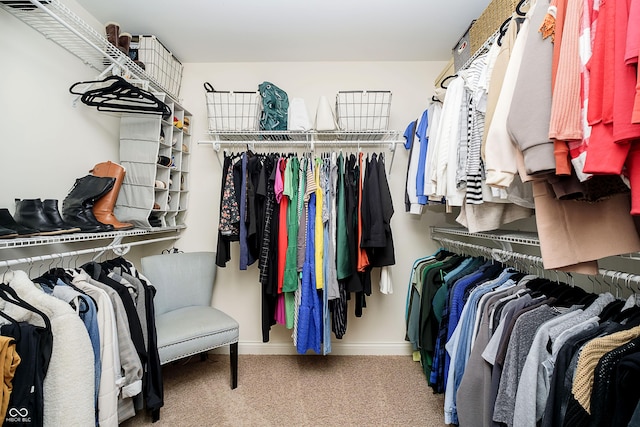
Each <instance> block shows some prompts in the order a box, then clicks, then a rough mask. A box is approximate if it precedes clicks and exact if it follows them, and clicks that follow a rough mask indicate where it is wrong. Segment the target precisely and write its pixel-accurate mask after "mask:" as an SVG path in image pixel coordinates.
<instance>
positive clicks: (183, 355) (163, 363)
mask: <svg viewBox="0 0 640 427" xmlns="http://www.w3.org/2000/svg"><path fill="white" fill-rule="evenodd" d="M207 336H208V335H207ZM202 338H204V337H196V338H191V339H189V340H186V341H180V342H179V343H175V344H169V345H165V346H163V347H160V348H169V347H172V346H174V345H178V344H182V343H185V342H188V341H193V340H198V339H202ZM237 342H238V340H232V341H228V342H226V343H224V344H220V345H216V346H214V347H209V348H207V349H203V350H198V351H194V352H191V353H185V354H182V355H180V356H178V357H174V358H171V359H169V360H166V361H164V362H162V365H166V364H167V363H171V362H173V361H176V360H180V359H183V358H185V357H189V356H193V355H194V354H200V353H204V352H205V351H209V350H213V349H215V348H219V347H224V346H225V345H231V344H234V343H237ZM160 348H159V349H158V350H160Z"/></svg>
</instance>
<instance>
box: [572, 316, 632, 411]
mask: <svg viewBox="0 0 640 427" xmlns="http://www.w3.org/2000/svg"><path fill="white" fill-rule="evenodd" d="M639 336H640V326H636V327H635V328H631V329H628V330H625V331H620V332H617V333H615V334H611V335H607V336H604V337H600V338H596V339H594V340H591V341H590V342H588V343H587V344H586V345H585V346H584V348H583V349H582V351H581V352H580V357H579V359H578V366H577V367H576V374H575V379H574V381H573V387H572V388H571V392H572V393H573V395H574V396H575V399H576V400H577V401H578V403H580V405H581V406H582V407H583V408H584V409H585V410H586V411H587V413H591V391H592V389H593V374H594V371H595V368H596V365H597V364H598V361H599V360H600V358H601V357H602V356H603V355H604V354H605V353H607V352H609V351H611V350H613V349H614V348H616V347H619V346H621V345H623V344H626V343H628V342H629V341H631V340H632V339H634V338H638V337H639Z"/></svg>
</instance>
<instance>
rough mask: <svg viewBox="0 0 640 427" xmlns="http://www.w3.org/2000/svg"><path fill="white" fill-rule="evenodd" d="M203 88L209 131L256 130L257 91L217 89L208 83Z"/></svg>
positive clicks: (257, 111)
mask: <svg viewBox="0 0 640 427" xmlns="http://www.w3.org/2000/svg"><path fill="white" fill-rule="evenodd" d="M204 88H205V90H206V93H205V97H206V101H207V116H208V119H209V131H210V132H242V131H255V130H258V122H259V119H260V99H261V98H260V93H259V92H257V91H256V92H233V91H217V90H215V89H214V88H213V86H211V84H209V83H205V84H204Z"/></svg>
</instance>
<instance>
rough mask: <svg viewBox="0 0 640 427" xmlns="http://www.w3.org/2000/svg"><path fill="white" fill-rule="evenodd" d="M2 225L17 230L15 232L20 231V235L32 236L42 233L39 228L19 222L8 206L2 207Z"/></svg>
mask: <svg viewBox="0 0 640 427" xmlns="http://www.w3.org/2000/svg"><path fill="white" fill-rule="evenodd" d="M0 226H2V227H4V228H8V229H9V230H15V232H16V233H18V237H31V236H37V235H38V234H40V231H39V230H36V229H34V228H29V227H24V226H22V225H20V224H18V223H17V222H16V221H15V220H14V219H13V217H12V216H11V213H9V209H7V208H2V209H0Z"/></svg>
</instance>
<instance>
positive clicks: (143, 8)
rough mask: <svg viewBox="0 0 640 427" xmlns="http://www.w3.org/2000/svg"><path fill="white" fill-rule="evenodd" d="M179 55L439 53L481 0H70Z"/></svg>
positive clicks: (429, 56)
mask: <svg viewBox="0 0 640 427" xmlns="http://www.w3.org/2000/svg"><path fill="white" fill-rule="evenodd" d="M76 1H77V3H79V4H80V5H81V6H82V7H84V8H85V9H86V10H87V11H88V12H89V13H91V14H92V15H93V16H94V17H95V18H96V19H98V20H99V21H101V22H108V21H116V22H118V23H119V24H120V30H121V31H126V32H129V33H133V34H154V35H156V36H157V37H158V39H159V40H161V41H162V42H163V44H164V45H165V46H166V47H167V48H168V49H169V50H171V51H172V52H173V54H174V55H175V56H176V57H177V58H178V59H179V60H180V61H182V62H183V63H187V62H269V61H276V62H288V61H295V62H299V61H446V60H448V59H449V58H450V57H451V49H452V48H453V46H454V45H455V44H456V42H457V41H458V39H459V38H460V36H461V35H462V34H463V33H464V32H465V30H466V29H467V28H468V26H469V24H470V23H471V21H472V20H473V19H475V18H477V17H478V16H479V15H480V13H482V11H483V10H484V8H485V7H486V6H487V5H488V4H489V0H447V1H433V0H181V1H175V0H136V1H131V0H109V1H105V0H76Z"/></svg>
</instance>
